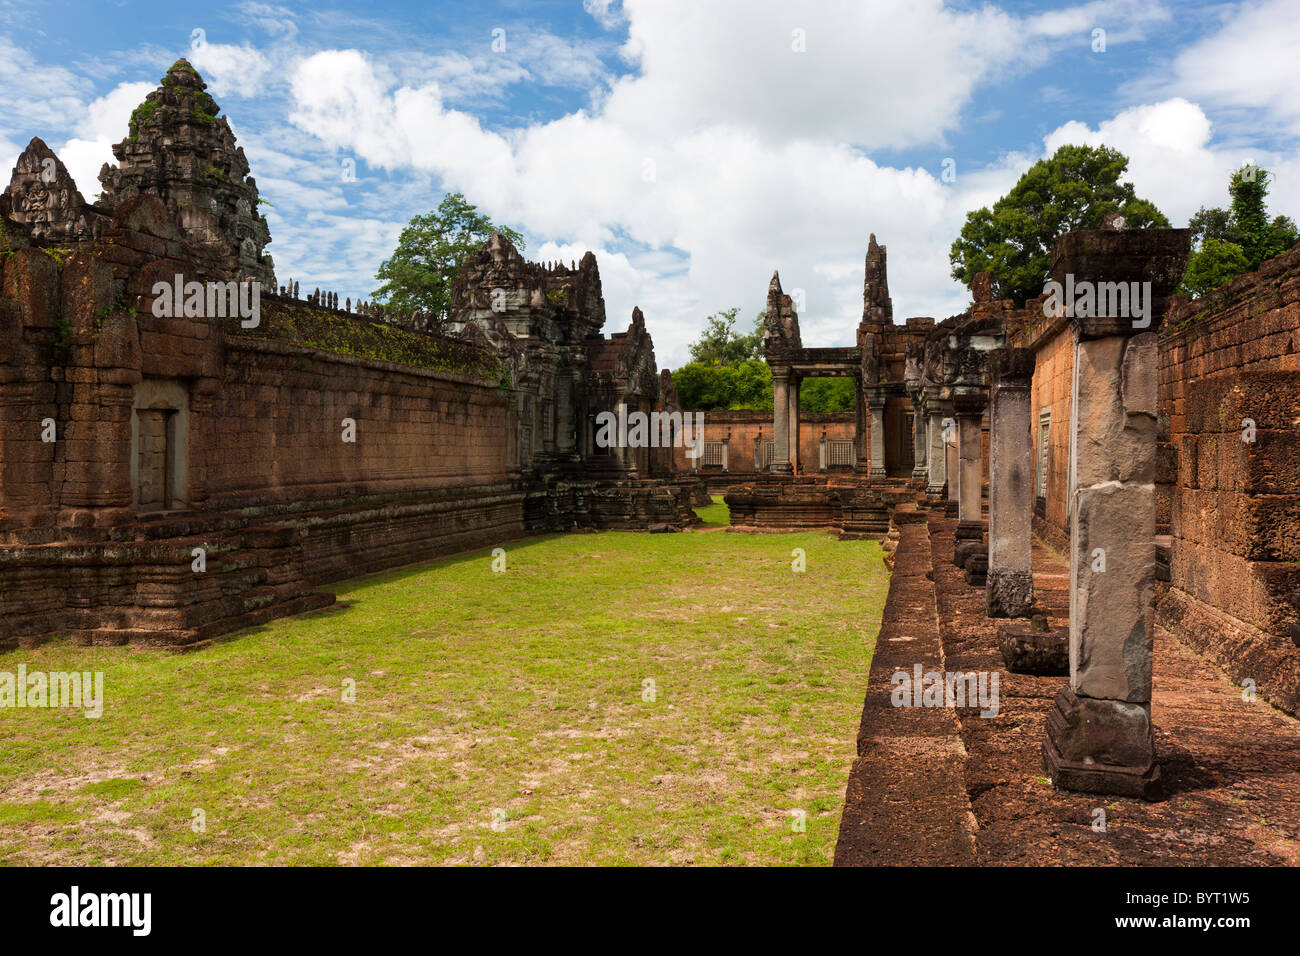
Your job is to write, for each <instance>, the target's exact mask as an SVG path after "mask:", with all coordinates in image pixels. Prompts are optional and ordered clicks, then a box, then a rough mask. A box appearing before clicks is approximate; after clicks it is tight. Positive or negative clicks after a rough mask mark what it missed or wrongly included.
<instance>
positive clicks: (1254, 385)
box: [1157, 247, 1300, 713]
mask: <svg viewBox="0 0 1300 956" xmlns="http://www.w3.org/2000/svg"><path fill="white" fill-rule="evenodd" d="M1160 397H1161V408H1162V413H1163V416H1162V417H1167V422H1168V424H1167V429H1168V448H1169V451H1168V452H1167V453H1166V456H1165V458H1166V461H1165V463H1164V465H1163V466H1162V468H1161V469H1160V473H1159V474H1158V476H1157V479H1158V481H1159V482H1160V483H1161V486H1162V491H1163V492H1164V494H1165V497H1166V500H1167V501H1168V508H1169V526H1170V527H1169V530H1170V534H1171V536H1172V542H1171V549H1170V569H1169V570H1170V575H1169V577H1170V580H1169V584H1168V586H1167V588H1166V589H1165V593H1164V594H1163V595H1162V596H1161V599H1160V607H1159V619H1160V621H1161V623H1163V624H1165V625H1166V626H1168V627H1170V628H1172V629H1174V630H1176V631H1177V632H1178V634H1179V635H1180V636H1181V637H1182V638H1183V639H1185V640H1187V641H1188V642H1189V643H1191V644H1192V645H1193V646H1195V647H1197V648H1198V649H1200V650H1202V651H1203V652H1204V653H1206V654H1208V655H1209V656H1210V657H1211V658H1213V659H1214V660H1216V661H1217V662H1218V663H1220V664H1221V665H1222V666H1224V667H1225V669H1226V670H1228V672H1229V673H1230V674H1231V676H1232V677H1233V679H1234V680H1238V681H1240V680H1245V679H1247V678H1249V679H1252V680H1254V681H1255V682H1256V684H1257V685H1258V687H1259V689H1260V691H1261V692H1262V693H1263V694H1264V695H1265V696H1267V697H1268V698H1270V699H1271V700H1273V701H1274V702H1275V703H1277V704H1278V705H1279V706H1281V707H1283V708H1285V709H1287V710H1289V711H1291V712H1292V713H1296V712H1297V711H1298V710H1300V646H1298V645H1300V247H1296V248H1295V249H1293V250H1292V251H1290V252H1288V253H1286V254H1284V255H1282V256H1279V257H1278V258H1276V259H1273V260H1271V261H1269V262H1267V263H1265V264H1264V265H1263V266H1262V267H1261V268H1260V270H1259V271H1258V272H1256V273H1252V274H1249V275H1245V276H1241V277H1239V278H1238V279H1236V280H1235V281H1233V282H1232V283H1230V284H1229V285H1227V286H1226V287H1224V288H1223V289H1220V290H1217V291H1216V292H1214V293H1212V294H1210V295H1207V296H1204V297H1202V298H1201V299H1198V300H1196V301H1195V302H1194V303H1191V304H1188V303H1177V304H1175V306H1174V307H1173V308H1171V310H1170V312H1169V314H1168V316H1167V318H1166V320H1165V330H1164V332H1163V334H1162V340H1161V361H1160ZM1246 419H1249V420H1251V422H1253V423H1254V426H1255V428H1254V434H1253V438H1254V440H1253V441H1243V434H1244V433H1245V432H1246V426H1245V425H1243V420H1246Z"/></svg>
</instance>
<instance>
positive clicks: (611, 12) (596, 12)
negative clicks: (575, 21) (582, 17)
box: [582, 0, 626, 30]
mask: <svg viewBox="0 0 1300 956" xmlns="http://www.w3.org/2000/svg"><path fill="white" fill-rule="evenodd" d="M582 9H584V10H586V11H587V12H588V13H589V14H591V16H592V17H593V19H595V21H596V22H597V23H599V24H600V25H601V26H602V27H604V28H605V29H606V30H612V29H614V28H615V27H616V26H618V25H619V24H621V23H623V22H624V20H625V19H626V18H625V17H624V16H623V11H622V10H621V9H620V3H619V0H582Z"/></svg>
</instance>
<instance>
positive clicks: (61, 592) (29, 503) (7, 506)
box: [0, 198, 528, 645]
mask: <svg viewBox="0 0 1300 956" xmlns="http://www.w3.org/2000/svg"><path fill="white" fill-rule="evenodd" d="M192 252H193V250H192V248H190V247H189V246H188V244H187V243H185V242H184V241H183V240H182V238H181V237H180V235H179V233H178V232H177V231H176V229H175V225H174V223H171V222H170V221H169V220H168V217H167V216H166V215H165V212H164V211H163V210H162V207H161V204H160V203H158V202H157V200H155V199H152V198H149V199H147V200H141V201H139V202H136V201H132V202H128V203H126V204H124V205H123V207H122V208H120V209H119V210H118V214H117V216H116V217H115V219H114V224H113V228H112V229H111V230H109V232H108V233H107V235H106V238H105V239H104V240H103V241H101V242H98V243H95V244H93V245H91V244H87V245H85V246H83V247H79V248H77V249H70V250H50V251H47V250H43V249H34V248H23V249H18V250H16V251H15V252H14V253H13V254H11V255H4V256H3V257H0V645H4V644H10V645H12V644H13V643H15V642H17V641H20V640H22V641H32V640H40V639H42V638H45V637H48V636H53V635H67V636H72V637H73V638H74V639H78V640H87V641H94V642H104V643H118V642H122V641H126V640H135V641H140V642H148V643H160V644H184V643H191V642H194V641H198V640H202V639H204V638H207V637H210V636H212V635H214V634H218V633H221V632H223V631H227V630H230V629H232V628H235V627H240V626H244V625H247V624H252V623H255V622H257V621H260V620H264V619H266V618H269V617H274V616H278V615H281V614H286V613H293V612H295V611H301V610H306V609H310V608H313V607H320V606H323V605H324V604H328V603H330V602H331V601H332V600H333V598H332V596H330V595H329V594H326V593H323V592H320V591H317V590H316V586H317V585H319V584H320V583H322V582H325V581H330V580H336V579H339V578H342V577H347V576H355V575H356V574H358V573H365V572H368V571H374V570H379V569H381V568H385V567H392V566H395V565H400V564H406V563H411V562H415V561H419V560H424V559H427V558H429V557H433V556H436V555H439V554H446V553H452V552H455V551H462V550H465V549H469V548H475V547H481V546H485V545H489V544H492V545H495V544H499V543H501V542H503V541H505V540H508V539H510V538H513V537H517V536H519V535H521V534H523V533H524V515H525V511H526V508H527V499H528V493H527V492H526V491H525V490H524V489H523V488H522V487H521V486H520V484H519V482H518V481H515V480H512V477H511V476H510V475H509V474H508V470H507V462H506V448H505V442H504V440H503V436H504V435H505V434H506V432H507V403H508V397H509V395H508V392H507V391H506V390H505V389H504V388H503V387H502V386H501V383H500V381H498V380H494V379H492V378H491V375H490V372H485V371H484V370H485V369H490V367H491V366H492V361H491V359H490V356H488V355H487V354H486V353H481V354H480V350H475V349H470V348H467V347H465V346H462V345H461V344H459V343H452V342H442V341H435V340H433V339H430V338H428V337H419V336H415V335H414V334H413V333H404V332H400V331H397V330H390V329H387V328H384V329H375V328H366V327H362V325H361V324H357V325H356V326H355V327H353V326H351V325H349V323H359V320H357V319H356V318H355V317H351V316H347V315H344V314H342V313H335V314H334V315H333V316H328V315H323V314H322V313H321V312H320V310H319V309H312V308H309V307H308V306H307V304H306V303H296V302H289V303H283V302H282V303H280V304H279V305H278V306H276V305H275V304H274V303H271V302H267V301H265V300H264V303H263V304H264V307H265V308H264V313H263V320H264V321H265V324H264V325H263V326H260V327H259V328H258V329H257V330H256V332H258V333H261V334H263V335H266V336H269V337H265V338H259V337H256V336H255V335H251V334H246V333H241V332H238V331H237V329H236V328H235V327H228V326H230V325H231V324H230V323H229V322H228V323H226V324H225V325H223V323H222V322H221V321H220V320H215V319H214V320H203V319H195V318H170V317H159V316H155V315H154V310H153V308H152V306H153V298H152V288H153V283H154V282H155V281H158V280H160V279H168V280H169V279H171V278H172V277H174V274H175V273H177V272H181V273H183V274H184V275H185V276H186V277H187V278H199V279H202V278H203V277H204V275H205V272H204V268H205V267H204V263H203V262H202V261H201V260H200V259H196V258H195V257H194V256H193V255H192ZM277 309H278V310H279V311H278V312H277ZM237 321H238V320H234V322H235V326H237ZM331 321H332V322H335V323H339V324H341V326H342V328H340V329H338V330H335V332H334V333H330V332H329V330H328V329H326V328H324V327H323V325H322V323H325V324H328V322H331ZM284 329H296V330H298V331H299V332H300V333H302V335H303V336H304V337H305V338H306V340H315V339H330V335H331V334H332V335H333V339H330V344H332V345H333V344H335V340H337V342H341V343H346V342H348V341H351V342H353V343H354V345H355V346H356V347H355V349H354V350H355V351H365V352H373V353H375V354H343V353H341V352H339V351H336V350H334V349H333V348H331V349H326V348H319V347H313V346H311V345H303V344H295V343H293V342H288V341H282V340H277V339H276V338H274V336H275V335H276V334H278V333H279V332H280V331H282V330H284ZM309 329H310V330H313V331H310V332H308V331H304V330H309ZM357 343H360V344H357ZM338 347H339V348H343V347H344V346H343V345H339V346H338ZM386 354H391V355H393V356H396V357H399V358H403V359H404V361H402V362H394V361H389V360H388V359H386V358H385V357H384V355H386ZM455 361H459V362H460V363H461V365H462V366H464V368H465V370H464V371H457V370H456V369H455V368H448V367H441V366H444V365H447V364H448V363H452V364H454V363H455ZM425 366H430V367H425ZM344 418H350V419H353V420H354V421H355V441H351V442H350V441H344V432H343V419H344ZM50 427H52V428H53V432H52V434H51V433H50V432H49V431H48V428H50ZM43 436H45V437H53V439H54V440H52V441H44V440H42V438H43ZM197 552H201V553H202V558H201V561H199V563H201V564H203V565H204V566H203V567H202V569H198V568H196V567H195V564H196V560H198V559H197V558H196V554H197Z"/></svg>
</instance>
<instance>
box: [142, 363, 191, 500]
mask: <svg viewBox="0 0 1300 956" xmlns="http://www.w3.org/2000/svg"><path fill="white" fill-rule="evenodd" d="M188 445H189V395H188V392H187V390H186V388H185V386H184V385H183V384H182V383H181V382H178V381H173V380H169V379H148V378H147V379H145V380H144V381H142V382H141V383H140V384H139V385H137V386H136V394H135V402H134V407H133V409H132V415H131V488H132V500H133V502H134V504H135V507H136V508H137V509H138V510H140V511H142V512H147V511H176V510H181V509H184V508H188V507H189V502H188V491H187V486H188V466H189V455H188Z"/></svg>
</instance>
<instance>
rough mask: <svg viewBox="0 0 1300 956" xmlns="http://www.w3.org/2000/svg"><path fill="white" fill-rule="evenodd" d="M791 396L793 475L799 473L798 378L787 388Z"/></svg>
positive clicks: (789, 426)
mask: <svg viewBox="0 0 1300 956" xmlns="http://www.w3.org/2000/svg"><path fill="white" fill-rule="evenodd" d="M786 392H787V394H788V395H789V402H790V405H789V413H788V417H787V421H788V423H789V424H788V425H787V428H788V429H789V436H790V439H789V441H790V471H791V473H793V474H798V473H799V379H798V377H797V376H791V377H790V384H789V386H788V387H787V388H786Z"/></svg>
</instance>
